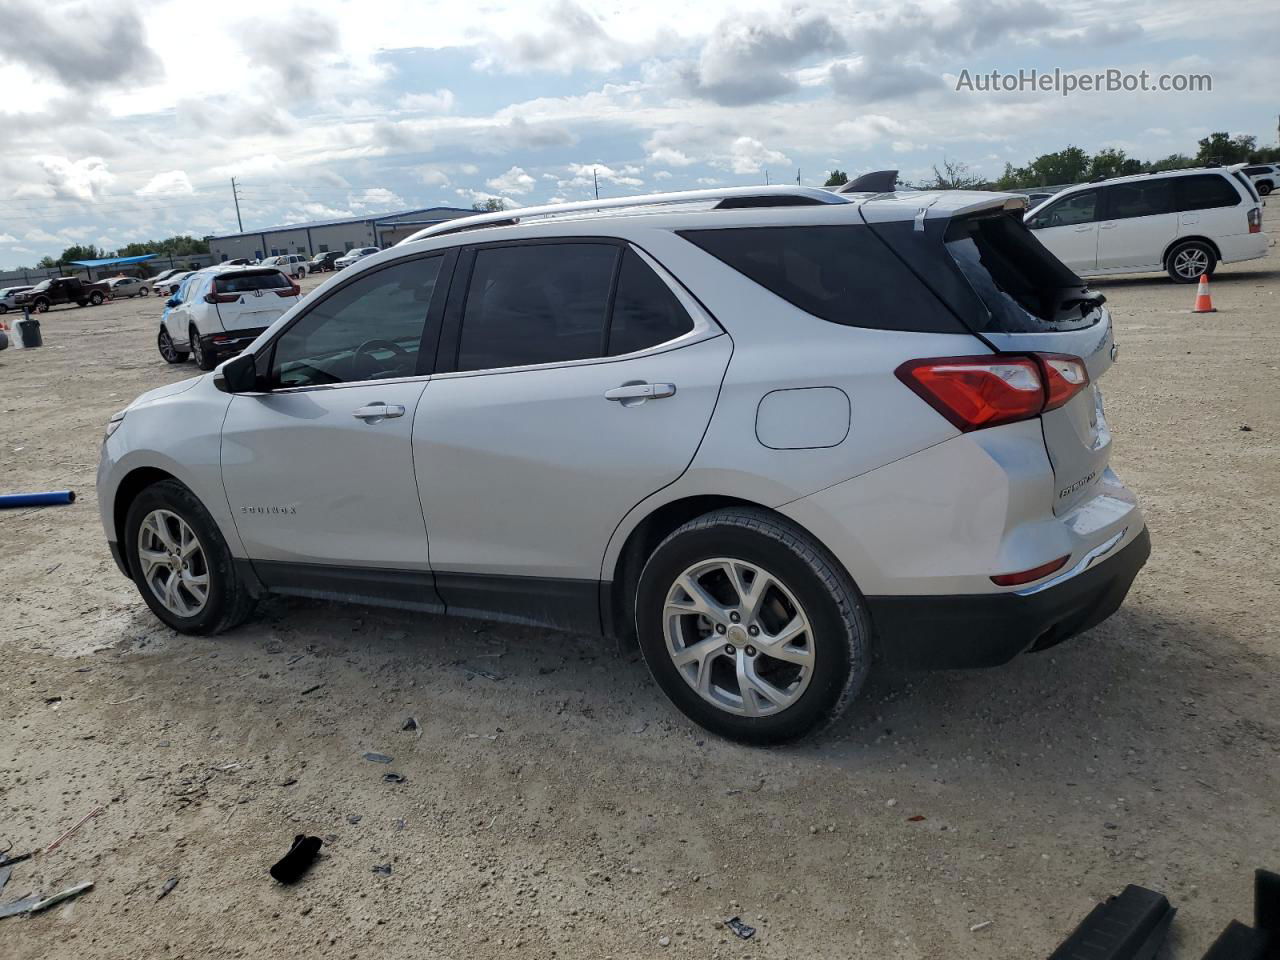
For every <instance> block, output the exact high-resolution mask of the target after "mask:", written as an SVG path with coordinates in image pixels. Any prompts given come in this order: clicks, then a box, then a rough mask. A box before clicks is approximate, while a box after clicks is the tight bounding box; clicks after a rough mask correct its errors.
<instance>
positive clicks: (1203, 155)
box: [1196, 132, 1258, 164]
mask: <svg viewBox="0 0 1280 960" xmlns="http://www.w3.org/2000/svg"><path fill="white" fill-rule="evenodd" d="M1199 145H1200V150H1199V151H1198V152H1197V153H1196V163H1222V164H1231V163H1244V162H1245V161H1246V160H1248V159H1249V155H1250V154H1252V153H1253V152H1254V151H1255V150H1257V148H1258V138H1257V137H1251V136H1248V135H1247V134H1243V133H1237V134H1236V135H1235V136H1234V137H1233V136H1231V135H1230V134H1228V133H1226V132H1219V133H1211V134H1209V135H1208V136H1207V137H1205V138H1204V139H1203V140H1201V141H1200V144H1199Z"/></svg>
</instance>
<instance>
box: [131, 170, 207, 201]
mask: <svg viewBox="0 0 1280 960" xmlns="http://www.w3.org/2000/svg"><path fill="white" fill-rule="evenodd" d="M133 192H134V193H136V194H137V195H138V196H140V197H155V196H178V195H181V194H192V193H195V188H194V187H192V186H191V181H190V180H189V179H188V178H187V173H186V171H185V170H170V171H169V172H167V173H157V174H156V175H155V176H154V177H152V178H151V179H150V180H148V181H147V183H146V185H145V186H141V187H139V188H138V189H137V190H135V191H133Z"/></svg>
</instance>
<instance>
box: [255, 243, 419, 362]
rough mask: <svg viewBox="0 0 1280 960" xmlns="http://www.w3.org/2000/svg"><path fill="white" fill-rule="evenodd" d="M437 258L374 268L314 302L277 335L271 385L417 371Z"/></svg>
mask: <svg viewBox="0 0 1280 960" xmlns="http://www.w3.org/2000/svg"><path fill="white" fill-rule="evenodd" d="M440 262H441V258H440V257H431V258H430V259H426V260H409V261H405V262H402V263H397V264H395V265H393V266H390V267H385V268H383V269H381V270H375V271H374V272H372V273H368V274H365V275H363V276H361V277H360V279H358V280H356V281H354V282H353V283H350V284H348V285H347V286H345V287H343V288H342V289H340V290H338V291H337V292H336V293H334V294H333V295H332V296H329V297H326V298H325V299H324V300H322V301H321V302H320V303H318V304H316V305H315V307H313V308H312V309H311V310H309V311H307V313H306V314H304V315H303V316H302V318H301V319H300V320H299V321H298V322H297V323H295V324H294V325H293V326H291V327H290V328H289V329H288V330H286V331H285V332H284V333H283V334H282V335H281V336H280V339H279V340H277V341H276V345H275V356H274V358H273V361H272V364H271V380H272V383H273V385H274V386H277V387H299V386H312V385H315V384H321V383H351V382H355V381H361V380H386V379H389V378H391V377H410V376H413V375H414V373H416V372H417V365H418V348H419V346H420V345H421V342H422V333H423V329H424V328H425V326H426V323H427V310H428V308H429V307H430V306H431V296H432V294H433V293H434V292H435V286H436V277H437V276H438V275H439V273H440Z"/></svg>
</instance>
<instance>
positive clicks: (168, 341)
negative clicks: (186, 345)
mask: <svg viewBox="0 0 1280 960" xmlns="http://www.w3.org/2000/svg"><path fill="white" fill-rule="evenodd" d="M156 347H158V348H159V350H160V356H162V357H164V359H165V361H166V362H167V363H186V362H187V357H188V356H190V354H189V353H188V352H187V351H186V350H179V349H178V348H177V347H175V346H174V345H173V337H171V336H169V331H168V330H166V329H165V328H164V327H161V328H160V334H159V336H157V337H156Z"/></svg>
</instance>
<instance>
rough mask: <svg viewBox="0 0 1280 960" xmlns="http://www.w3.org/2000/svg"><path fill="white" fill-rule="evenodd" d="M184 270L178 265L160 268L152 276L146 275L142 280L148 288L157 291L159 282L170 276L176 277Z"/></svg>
mask: <svg viewBox="0 0 1280 960" xmlns="http://www.w3.org/2000/svg"><path fill="white" fill-rule="evenodd" d="M185 272H186V271H184V270H183V269H182V268H181V267H178V268H176V269H172V270H161V271H160V272H159V273H157V274H156V275H155V276H154V277H147V279H146V280H144V281H143V282H144V283H145V284H146V285H147V287H148V288H150V289H151V290H154V291H155V292H156V293H159V292H160V284H162V283H164V282H165V281H166V280H168V279H170V278H171V277H176V276H177V275H178V274H180V273H185Z"/></svg>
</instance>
